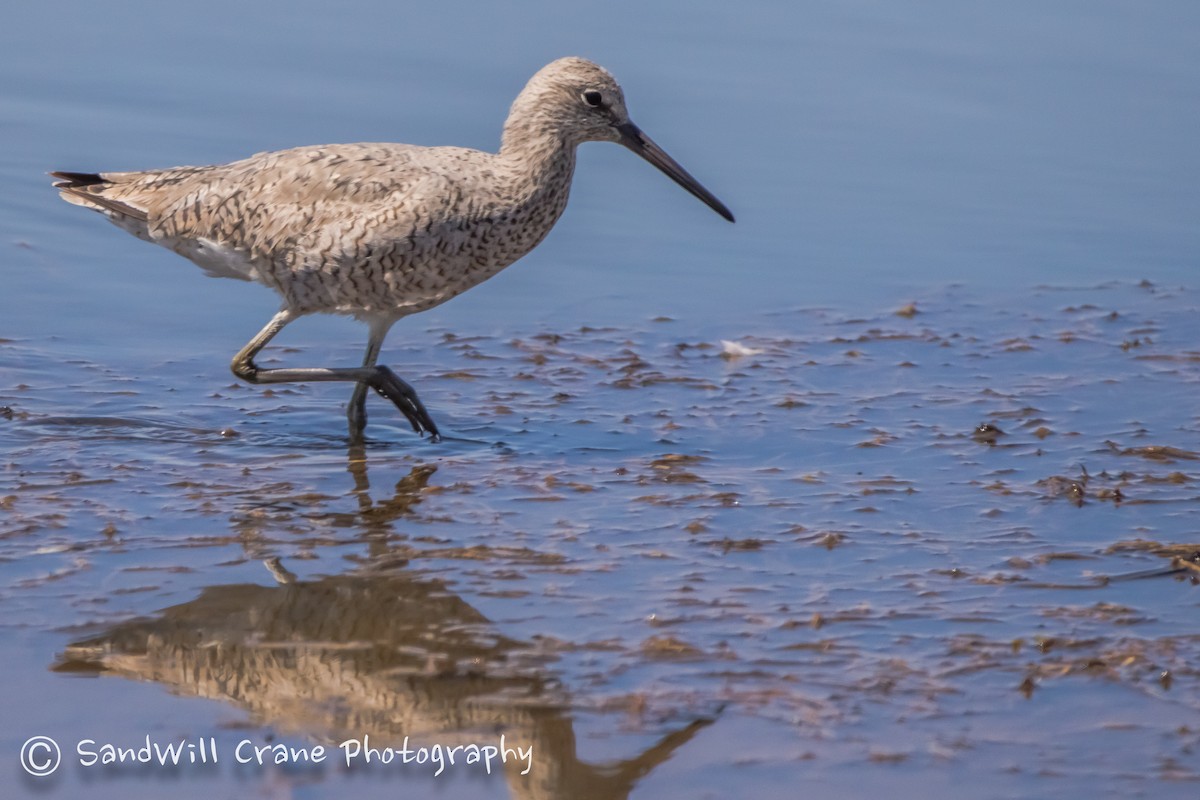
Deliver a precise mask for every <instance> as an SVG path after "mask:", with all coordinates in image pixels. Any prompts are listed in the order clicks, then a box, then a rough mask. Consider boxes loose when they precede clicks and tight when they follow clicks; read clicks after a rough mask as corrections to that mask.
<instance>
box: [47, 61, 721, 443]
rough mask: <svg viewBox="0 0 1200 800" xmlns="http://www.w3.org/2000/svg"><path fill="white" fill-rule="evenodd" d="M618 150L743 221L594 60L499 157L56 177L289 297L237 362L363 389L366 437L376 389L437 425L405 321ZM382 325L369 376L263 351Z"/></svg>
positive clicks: (522, 108) (212, 267) (434, 150)
mask: <svg viewBox="0 0 1200 800" xmlns="http://www.w3.org/2000/svg"><path fill="white" fill-rule="evenodd" d="M591 141H605V142H618V143H620V144H622V145H624V146H625V147H627V148H629V149H630V150H632V151H633V152H635V153H637V154H638V155H640V156H641V157H642V158H644V159H646V160H647V161H649V162H650V163H651V164H653V165H654V166H656V167H658V168H659V169H660V170H662V171H663V172H664V173H666V174H667V175H669V176H670V177H671V178H672V179H673V180H675V181H676V182H677V183H679V185H681V186H682V187H683V188H685V189H687V190H688V191H689V192H691V193H692V194H693V195H695V196H696V197H698V198H700V199H701V200H703V201H704V202H705V203H706V204H708V206H709V207H710V208H712V209H713V210H714V211H716V212H717V213H718V214H720V215H721V216H722V217H724V218H725V219H727V220H729V221H730V222H732V221H733V214H731V213H730V212H729V209H728V208H726V207H725V205H724V204H722V203H721V201H720V200H718V199H717V198H716V197H714V196H713V195H712V194H711V193H710V192H709V191H708V190H707V189H705V188H704V187H703V186H701V185H700V183H699V182H698V181H697V180H696V179H695V178H693V177H692V176H691V175H689V174H688V172H687V171H686V170H685V169H684V168H683V167H681V166H679V164H678V163H676V162H675V160H674V159H672V158H671V157H670V156H668V155H667V154H666V152H664V151H663V149H662V148H661V147H659V146H658V145H656V144H655V143H654V142H653V141H652V140H651V139H650V138H649V137H647V136H646V135H645V134H644V133H642V131H641V130H640V129H639V128H638V127H637V126H636V125H634V124H633V122H632V121H630V119H629V112H628V110H627V109H626V107H625V96H624V94H623V92H622V91H621V87H620V86H619V85H618V84H617V82H616V80H615V79H614V78H613V77H612V75H610V74H609V73H608V71H607V70H605V69H603V68H602V67H600V66H598V65H597V64H594V63H592V62H590V61H587V60H586V59H582V58H562V59H559V60H558V61H554V62H553V63H551V64H549V65H547V66H546V67H543V68H542V69H541V70H539V71H538V72H537V74H535V75H534V76H533V78H531V79H530V81H529V83H528V84H527V85H526V86H525V88H524V89H523V90H522V91H521V93H520V94H519V95H518V96H517V99H516V101H514V102H513V105H512V109H511V110H510V112H509V115H508V120H507V121H506V122H505V123H504V133H503V137H502V140H501V145H500V152H499V153H484V152H480V151H478V150H468V149H465V148H461V147H418V146H415V145H407V144H337V145H318V146H313V147H298V148H295V149H291V150H280V151H277V152H271V153H260V154H258V155H255V156H251V157H250V158H247V159H244V160H242V161H234V162H232V163H229V164H221V165H216V166H205V167H173V168H170V169H159V170H148V171H146V172H99V173H82V172H52V173H51V175H53V176H54V177H55V178H58V179H59V180H58V181H57V182H56V183H55V184H54V185H55V187H57V188H58V189H59V190H60V192H61V194H62V197H63V198H64V199H65V200H67V201H68V202H71V203H74V204H76V205H81V206H85V207H87V208H90V209H93V210H95V211H98V212H100V213H102V214H104V215H105V216H107V217H108V218H109V220H111V221H112V222H113V223H115V224H116V225H117V226H119V227H121V228H123V229H125V230H126V231H128V232H130V233H132V234H134V235H135V236H137V237H138V238H141V239H145V240H146V241H149V242H154V243H155V244H159V245H162V246H163V247H168V248H170V249H171V250H174V251H175V252H176V253H179V254H180V255H182V256H184V257H185V258H188V259H190V260H191V261H193V262H195V263H196V264H198V265H199V266H200V267H202V268H203V269H204V270H205V271H206V272H207V273H208V274H209V275H213V276H217V277H226V278H239V279H242V280H250V281H257V282H259V283H262V284H265V285H266V286H269V287H271V288H272V289H274V290H275V291H277V292H279V294H280V295H281V296H282V297H283V306H282V308H281V309H280V311H279V313H277V314H276V315H275V316H274V317H273V318H272V319H271V321H270V322H268V323H267V325H266V327H265V328H263V329H262V330H261V331H260V332H259V333H258V335H257V336H255V337H254V338H253V339H251V340H250V342H249V343H248V344H247V345H246V346H245V347H243V348H242V349H241V351H240V352H239V353H238V354H237V355H236V356H234V359H233V363H232V368H233V372H234V374H235V375H237V376H238V377H239V378H241V379H243V380H246V381H249V382H250V383H257V384H269V383H283V382H287V381H348V382H353V383H355V384H356V386H355V388H354V393H353V394H352V395H351V398H350V403H349V406H348V408H347V417H348V419H349V425H350V436H351V438H352V439H354V440H356V441H357V440H361V437H362V431H363V428H364V426H365V425H366V420H367V415H366V395H367V388H368V387H370V388H372V389H374V390H375V391H377V392H378V393H379V394H381V395H383V396H384V397H386V398H387V399H388V400H391V401H392V402H393V403H395V405H396V407H397V408H399V409H400V411H401V413H403V414H404V416H405V417H407V418H408V421H409V422H410V423H411V424H412V427H413V430H415V431H416V432H417V433H423V432H425V431H428V432H429V433H430V434H431V436H432V437H433V438H435V439H436V438H437V437H438V428H437V425H435V424H434V422H433V419H432V418H431V417H430V416H429V412H428V411H426V410H425V406H424V405H423V404H422V403H421V401H420V399H419V398H418V397H417V393H416V392H415V391H414V390H413V388H412V387H411V386H409V385H408V384H407V383H406V382H405V381H403V380H401V379H400V378H399V377H398V376H397V375H396V374H395V373H394V372H392V370H390V369H388V368H387V367H385V366H382V365H379V364H377V363H376V362H377V360H378V358H379V351H380V348H381V347H382V345H383V340H384V337H385V336H386V335H387V332H388V330H389V329H390V328H391V327H392V325H393V324H394V323H395V322H396V320H398V319H400V318H402V317H406V316H408V315H409V314H415V313H417V312H418V311H424V310H425V309H428V308H432V307H434V306H436V305H439V304H441V303H444V302H446V301H447V300H449V299H450V298H452V297H454V296H456V295H458V294H460V293H462V292H464V291H466V290H467V289H470V288H471V287H472V286H475V285H476V284H478V283H480V282H482V281H484V280H487V279H488V278H490V277H492V276H493V275H495V274H496V273H497V272H499V271H500V270H502V269H504V268H505V267H507V266H508V265H509V264H512V263H513V262H514V261H516V260H517V259H519V258H520V257H521V256H523V255H525V254H526V253H528V252H529V251H530V250H532V249H533V248H534V247H535V246H537V244H538V243H539V242H541V241H542V239H544V238H545V236H546V234H547V233H549V232H550V228H551V227H553V226H554V223H555V222H556V221H557V220H558V218H559V216H560V215H561V214H562V212H563V209H564V208H566V205H567V195H568V193H569V191H570V188H571V177H572V174H573V173H574V171H575V148H576V147H577V146H578V145H580V144H582V143H583V142H591ZM315 312H325V313H333V314H351V315H353V316H355V317H357V318H358V319H360V320H362V321H364V322H366V323H367V326H368V328H369V331H370V333H369V336H368V340H367V352H366V356H365V358H364V359H363V363H362V366H360V367H351V368H346V367H339V368H327V367H307V368H297V367H283V368H279V369H263V368H261V367H259V366H257V365H256V364H255V363H254V357H255V356H256V355H257V354H258V352H259V351H260V350H262V349H263V347H265V346H266V345H267V343H268V342H270V341H271V339H272V338H274V337H275V335H276V334H278V333H279V331H281V330H282V329H283V328H284V326H285V325H287V324H288V323H289V322H292V321H293V320H295V319H296V318H298V317H301V316H304V315H305V314H312V313H315Z"/></svg>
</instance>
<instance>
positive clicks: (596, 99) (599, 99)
mask: <svg viewBox="0 0 1200 800" xmlns="http://www.w3.org/2000/svg"><path fill="white" fill-rule="evenodd" d="M581 97H583V102H585V103H587V104H588V105H589V106H591V107H592V108H599V107H600V106H601V105H602V104H603V103H604V95H602V94H600V93H599V92H597V91H596V90H595V89H588V90H587V91H586V92H584V93H583V94H582V95H581Z"/></svg>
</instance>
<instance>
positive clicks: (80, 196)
mask: <svg viewBox="0 0 1200 800" xmlns="http://www.w3.org/2000/svg"><path fill="white" fill-rule="evenodd" d="M50 176H51V177H54V178H58V180H57V181H55V182H54V188H55V189H58V191H59V194H60V195H61V196H62V199H63V200H66V201H67V202H68V203H74V204H75V205H77V206H84V207H86V208H91V209H93V210H95V211H103V212H106V213H108V214H110V215H112V216H113V217H114V218H115V219H117V218H130V219H133V220H137V221H138V222H145V221H146V219H147V215H146V209H144V208H139V207H138V206H136V205H133V204H132V203H131V202H129V200H128V199H127V198H120V199H118V198H116V197H109V196H106V195H105V194H104V192H105V191H106V190H108V189H111V188H113V187H115V186H117V185H118V184H117V183H116V182H114V181H113V180H112V179H111V178H110V177H108V176H107V174H106V173H99V172H51V173H50Z"/></svg>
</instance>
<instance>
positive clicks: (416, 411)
mask: <svg viewBox="0 0 1200 800" xmlns="http://www.w3.org/2000/svg"><path fill="white" fill-rule="evenodd" d="M371 388H372V389H374V390H375V391H377V392H379V394H381V395H383V396H384V397H386V398H387V399H388V400H391V401H392V403H393V404H395V406H396V408H398V409H400V413H401V414H403V415H404V416H405V417H406V418H407V419H408V422H409V424H411V425H412V429H413V430H414V431H416V432H417V433H419V434H425V433H429V434H430V437H431V441H434V442H439V441H441V439H442V436H441V433H439V432H438V427H437V425H436V424H435V423H434V421H433V418H432V417H430V416H429V412H428V411H426V410H425V405H424V404H423V403H422V402H421V398H419V397H417V393H416V391H415V390H414V389H413V388H412V387H411V386H409V385H408V384H407V383H406V382H405V381H403V380H402V379H401V378H400V377H399V376H398V375H396V373H394V372H392V371H391V370H390V369H388V368H387V367H383V366H380V367H376V368H375V376H374V379H373V380H372V381H371ZM366 416H367V415H366V413H365V412H364V413H362V415H361V416H360V417H359V419H360V420H361V422H362V424H363V425H365V424H366ZM354 424H355V419H354V418H353V417H351V427H352V428H353V425H354ZM352 433H353V431H352Z"/></svg>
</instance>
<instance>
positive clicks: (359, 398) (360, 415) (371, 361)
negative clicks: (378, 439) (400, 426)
mask: <svg viewBox="0 0 1200 800" xmlns="http://www.w3.org/2000/svg"><path fill="white" fill-rule="evenodd" d="M393 321H394V320H390V319H373V320H372V321H371V322H370V333H369V335H368V337H367V352H366V355H364V356H363V364H362V365H363V367H364V368H366V369H374V368H375V362H377V361H378V360H379V351H380V349H382V348H383V340H384V338H385V337H386V336H387V333H388V331H389V330H390V329H391V327H392V322H393ZM418 402H419V401H418ZM346 419H347V421H348V422H349V424H350V440H351V441H353V442H361V441H362V434H363V429H364V428H366V427H367V384H365V383H363V382H361V381H360V382H358V383H356V384H354V392H353V393H352V394H351V395H350V402H349V404H347V406H346Z"/></svg>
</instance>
